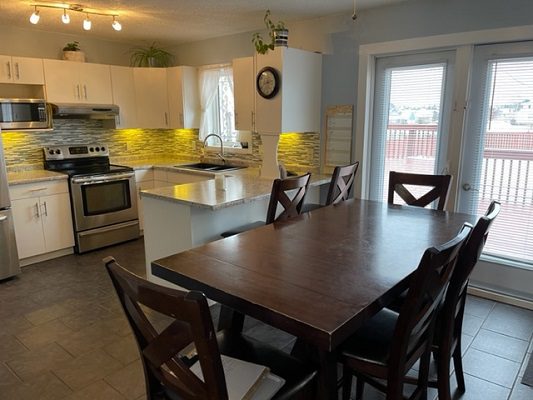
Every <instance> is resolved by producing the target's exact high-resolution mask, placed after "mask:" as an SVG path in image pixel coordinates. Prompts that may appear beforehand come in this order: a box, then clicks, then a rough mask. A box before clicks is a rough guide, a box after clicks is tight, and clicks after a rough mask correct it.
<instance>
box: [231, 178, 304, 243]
mask: <svg viewBox="0 0 533 400" xmlns="http://www.w3.org/2000/svg"><path fill="white" fill-rule="evenodd" d="M310 179H311V173H310V172H308V173H307V174H305V175H301V176H294V177H289V178H285V179H274V182H273V183H272V192H271V194H270V201H269V203H268V210H267V215H266V222H263V221H256V222H253V223H251V224H247V225H244V226H240V227H238V228H235V229H232V230H230V231H226V232H223V233H222V234H221V236H222V237H225V238H226V237H230V236H233V235H237V234H238V233H241V232H245V231H247V230H250V229H253V228H257V227H259V226H262V225H265V224H271V223H272V222H274V221H283V220H286V219H289V218H292V217H295V216H297V215H300V213H301V212H302V206H303V203H304V199H305V195H306V194H307V188H308V186H309V181H310ZM289 192H291V193H290V194H288V193H289ZM278 205H281V207H282V212H281V213H280V214H279V215H277V216H276V214H277V210H278Z"/></svg>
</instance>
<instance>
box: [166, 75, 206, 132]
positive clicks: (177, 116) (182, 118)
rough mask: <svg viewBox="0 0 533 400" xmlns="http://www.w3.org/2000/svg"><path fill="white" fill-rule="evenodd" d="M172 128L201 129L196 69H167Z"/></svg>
mask: <svg viewBox="0 0 533 400" xmlns="http://www.w3.org/2000/svg"><path fill="white" fill-rule="evenodd" d="M167 88H168V105H169V113H170V115H169V118H170V128H176V129H184V128H185V129H193V128H199V127H200V96H199V94H198V70H197V69H196V68H195V67H187V66H180V67H172V68H167Z"/></svg>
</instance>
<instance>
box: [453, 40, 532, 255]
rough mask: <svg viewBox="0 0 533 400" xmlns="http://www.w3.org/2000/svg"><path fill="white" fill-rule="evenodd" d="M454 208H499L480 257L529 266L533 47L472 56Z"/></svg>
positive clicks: (482, 50) (481, 50) (480, 50)
mask: <svg viewBox="0 0 533 400" xmlns="http://www.w3.org/2000/svg"><path fill="white" fill-rule="evenodd" d="M469 103H470V104H469V108H468V116H467V124H466V130H465V135H464V137H465V141H464V144H463V160H462V176H461V182H460V185H461V187H460V194H459V209H460V211H463V212H467V213H476V214H483V213H484V212H485V210H486V209H487V207H488V205H489V203H490V202H491V201H492V200H498V201H499V202H501V204H502V211H501V213H500V215H499V217H498V218H497V219H496V221H495V223H494V226H493V228H492V229H491V234H490V235H489V238H488V241H487V243H486V246H485V249H484V253H485V254H488V255H492V256H494V257H496V258H499V259H503V260H507V261H511V262H513V261H514V262H519V263H525V264H526V265H527V264H529V265H531V264H532V263H533V43H532V42H524V43H517V44H501V45H487V46H477V47H476V48H475V51H474V64H473V69H472V86H471V98H470V101H469Z"/></svg>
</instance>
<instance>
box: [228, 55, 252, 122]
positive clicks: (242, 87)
mask: <svg viewBox="0 0 533 400" xmlns="http://www.w3.org/2000/svg"><path fill="white" fill-rule="evenodd" d="M232 64H233V94H234V98H235V99H234V100H235V129H237V130H239V131H253V130H254V92H255V73H254V71H255V69H254V58H253V57H243V58H236V59H234V60H233V63H232Z"/></svg>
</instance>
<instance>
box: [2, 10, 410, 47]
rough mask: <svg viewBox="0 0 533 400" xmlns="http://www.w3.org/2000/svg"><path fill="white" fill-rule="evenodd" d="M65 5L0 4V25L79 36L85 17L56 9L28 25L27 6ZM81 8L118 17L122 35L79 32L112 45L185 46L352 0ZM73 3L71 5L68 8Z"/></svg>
mask: <svg viewBox="0 0 533 400" xmlns="http://www.w3.org/2000/svg"><path fill="white" fill-rule="evenodd" d="M402 1H407V0H357V8H358V9H364V8H371V7H380V6H384V5H387V4H392V3H399V2H402ZM36 3H40V4H65V3H61V2H56V3H54V2H50V1H43V2H39V1H30V0H0V24H2V25H4V24H6V25H12V26H18V27H23V28H28V29H35V30H45V31H52V32H59V33H69V34H81V33H82V32H83V31H82V28H81V24H82V21H83V19H84V17H85V14H80V13H70V17H71V22H70V24H69V25H65V24H63V23H62V22H61V14H62V12H61V10H54V9H50V8H42V9H40V15H41V19H40V21H39V23H38V24H37V25H32V24H30V23H29V16H30V15H31V13H32V11H33V10H32V7H31V5H32V4H36ZM75 3H77V4H80V5H81V6H82V7H83V8H84V9H87V10H97V11H100V12H105V13H107V12H109V13H114V14H118V15H119V16H120V17H119V20H120V22H121V23H122V27H123V29H122V31H121V32H115V31H114V30H113V29H112V28H111V22H112V19H111V17H104V16H98V15H93V16H90V19H91V20H92V23H93V27H92V30H91V31H90V32H83V33H84V34H86V35H91V36H93V37H98V38H103V39H109V40H114V41H127V42H138V41H140V40H155V41H159V42H162V43H185V42H193V41H198V40H203V39H209V38H213V37H217V36H225V35H231V34H235V33H241V32H248V31H253V30H256V29H257V30H260V29H263V28H264V25H263V15H264V12H265V10H266V9H270V10H271V11H272V14H273V18H272V19H273V21H278V20H283V21H285V23H286V24H287V25H288V26H289V27H290V21H298V20H304V19H310V18H316V17H321V16H327V15H334V14H342V13H346V14H347V15H351V14H352V12H353V0H87V1H83V0H79V1H76V2H75ZM69 4H72V3H69Z"/></svg>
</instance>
